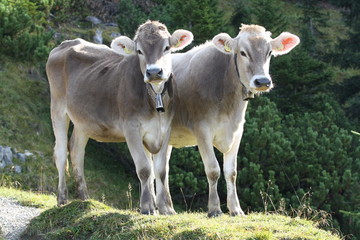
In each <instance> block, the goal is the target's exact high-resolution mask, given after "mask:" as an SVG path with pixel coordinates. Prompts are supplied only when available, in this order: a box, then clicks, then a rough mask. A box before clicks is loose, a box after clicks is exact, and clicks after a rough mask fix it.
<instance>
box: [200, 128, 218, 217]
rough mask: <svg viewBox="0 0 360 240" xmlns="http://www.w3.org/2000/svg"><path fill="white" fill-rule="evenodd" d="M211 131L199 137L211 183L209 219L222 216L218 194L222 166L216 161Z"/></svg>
mask: <svg viewBox="0 0 360 240" xmlns="http://www.w3.org/2000/svg"><path fill="white" fill-rule="evenodd" d="M212 139H213V137H212V135H211V131H209V130H208V129H205V130H203V131H202V134H199V136H197V141H198V147H199V151H200V155H201V158H202V161H203V163H204V167H205V173H206V177H207V180H208V183H209V201H208V217H217V216H220V215H222V211H221V208H220V198H219V195H218V192H217V183H218V180H219V177H220V166H219V163H218V161H217V159H216V156H215V152H214V148H213V145H212Z"/></svg>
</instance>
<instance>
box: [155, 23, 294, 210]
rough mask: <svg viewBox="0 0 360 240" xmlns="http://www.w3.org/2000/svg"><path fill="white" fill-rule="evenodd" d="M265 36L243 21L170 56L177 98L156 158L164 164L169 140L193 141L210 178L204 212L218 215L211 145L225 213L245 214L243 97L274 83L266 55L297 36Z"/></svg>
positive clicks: (179, 144) (290, 43)
mask: <svg viewBox="0 0 360 240" xmlns="http://www.w3.org/2000/svg"><path fill="white" fill-rule="evenodd" d="M270 35H271V33H270V32H267V31H265V29H264V28H263V27H261V26H257V25H243V26H242V27H241V31H240V33H239V34H238V36H237V37H236V38H231V37H230V36H229V35H228V34H225V33H221V34H219V35H217V36H215V37H214V38H213V40H212V42H208V43H205V44H204V45H201V46H199V47H196V48H194V49H192V50H190V51H188V52H186V53H179V54H173V56H172V58H173V68H174V75H175V76H176V78H175V80H176V85H177V94H178V97H179V99H178V101H177V105H176V106H177V107H176V109H175V117H174V119H173V123H172V130H171V139H170V146H169V148H168V151H166V149H162V150H161V151H160V152H159V154H157V156H155V158H160V159H163V160H162V161H164V162H165V163H166V161H168V159H169V157H170V153H171V148H172V147H171V145H172V146H174V147H184V146H191V145H198V147H199V151H200V154H201V157H202V160H203V163H204V166H205V171H206V176H207V179H208V182H209V202H208V216H209V217H212V216H218V215H220V214H222V211H221V209H220V200H219V196H218V193H217V182H218V179H219V176H220V167H219V163H218V161H217V159H216V156H215V153H214V149H213V146H215V147H216V148H217V149H218V150H219V151H221V152H222V153H223V154H224V166H223V170H224V175H225V179H226V183H227V207H228V209H229V212H230V214H231V215H243V214H244V213H243V211H242V209H241V207H240V204H239V199H238V196H237V193H236V175H237V169H236V168H237V161H236V159H237V152H238V149H239V145H240V140H241V137H242V133H243V126H244V123H245V111H246V107H247V104H248V102H247V101H246V100H247V99H248V98H251V97H253V95H254V94H257V93H260V92H267V91H269V90H270V89H271V88H272V87H273V84H272V80H271V77H270V75H269V66H270V58H271V56H272V55H281V54H285V53H288V52H289V51H290V50H291V49H292V48H294V47H295V46H296V45H297V44H298V43H299V41H300V40H299V38H298V37H297V36H295V35H293V34H291V33H286V32H285V33H282V34H280V36H278V37H277V38H275V39H272V38H271V37H270ZM165 156H166V157H165ZM159 161H160V160H159Z"/></svg>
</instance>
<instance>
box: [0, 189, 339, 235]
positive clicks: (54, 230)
mask: <svg viewBox="0 0 360 240" xmlns="http://www.w3.org/2000/svg"><path fill="white" fill-rule="evenodd" d="M4 195H7V196H12V197H13V198H16V199H19V200H20V202H21V203H23V204H26V205H30V206H38V207H41V208H44V209H46V210H44V211H43V212H42V213H41V215H40V216H39V217H37V218H35V219H33V220H32V221H31V223H30V225H29V227H28V229H27V230H26V232H25V233H24V235H23V237H24V238H25V239H52V240H55V239H249V240H250V239H259V240H260V239H264V240H265V239H289V240H290V239H309V240H310V239H328V240H331V239H334V240H338V239H340V237H339V236H337V235H335V234H331V233H330V232H326V231H324V230H320V229H319V228H317V227H316V224H315V223H314V222H312V221H308V220H304V219H300V218H290V217H286V216H281V215H276V214H261V213H251V214H249V215H247V216H245V217H230V216H228V215H224V216H221V217H219V218H207V217H206V214H205V213H200V212H199V213H180V214H177V215H174V216H147V215H141V214H139V213H138V212H135V211H129V210H119V209H116V208H112V207H110V206H108V205H105V204H103V203H100V202H98V201H95V200H90V201H85V202H81V201H73V202H71V203H70V204H68V205H66V206H63V207H55V206H54V205H55V202H56V200H55V197H54V196H48V195H41V194H34V193H26V192H21V191H17V190H12V189H6V188H0V196H4Z"/></svg>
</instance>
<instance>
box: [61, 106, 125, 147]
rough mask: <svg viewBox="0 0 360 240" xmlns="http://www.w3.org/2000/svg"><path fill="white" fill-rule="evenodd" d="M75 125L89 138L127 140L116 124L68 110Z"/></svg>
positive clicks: (109, 140) (103, 140) (107, 140)
mask: <svg viewBox="0 0 360 240" xmlns="http://www.w3.org/2000/svg"><path fill="white" fill-rule="evenodd" d="M68 115H69V117H70V120H71V121H72V122H73V124H74V127H76V128H78V129H81V131H82V132H83V133H85V134H86V135H87V136H88V137H89V138H91V139H94V140H96V141H98V142H125V138H124V134H123V133H122V131H121V129H120V128H118V127H116V125H115V124H110V123H105V122H98V121H92V119H91V118H90V117H89V118H80V117H78V116H76V115H73V114H71V113H70V112H68Z"/></svg>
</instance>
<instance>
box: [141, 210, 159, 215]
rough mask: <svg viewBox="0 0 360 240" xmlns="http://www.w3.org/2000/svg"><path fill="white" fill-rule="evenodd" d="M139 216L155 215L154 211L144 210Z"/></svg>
mask: <svg viewBox="0 0 360 240" xmlns="http://www.w3.org/2000/svg"><path fill="white" fill-rule="evenodd" d="M141 214H143V215H156V211H155V210H144V211H141Z"/></svg>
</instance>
